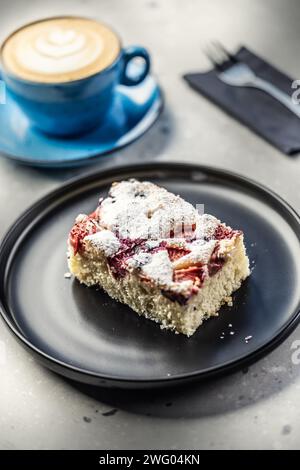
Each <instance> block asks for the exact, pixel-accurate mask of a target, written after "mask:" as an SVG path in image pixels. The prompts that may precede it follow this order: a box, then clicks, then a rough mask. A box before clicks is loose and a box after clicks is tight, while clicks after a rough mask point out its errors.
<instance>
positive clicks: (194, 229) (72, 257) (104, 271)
mask: <svg viewBox="0 0 300 470" xmlns="http://www.w3.org/2000/svg"><path fill="white" fill-rule="evenodd" d="M68 247H69V249H68V263H69V269H70V271H71V273H72V274H73V275H74V276H75V277H76V278H77V279H78V280H79V281H80V282H82V283H84V284H86V285H87V286H93V285H97V286H100V287H102V288H103V289H104V290H105V291H106V292H107V293H108V294H109V295H110V296H111V297H112V298H114V299H116V300H118V301H120V302H123V303H125V304H127V305H129V306H130V307H131V308H132V309H133V310H135V311H136V312H137V313H138V314H139V315H144V316H145V317H146V318H149V319H151V320H154V321H156V322H158V323H160V325H161V328H168V329H170V330H173V331H175V332H178V333H183V334H185V335H187V336H191V335H192V334H193V333H194V332H195V331H196V329H197V328H198V326H199V325H201V323H202V322H203V320H204V319H206V318H209V317H211V316H214V315H218V311H219V309H220V307H221V306H222V305H223V304H224V303H230V302H231V294H232V293H233V292H234V291H235V290H236V289H238V288H239V287H240V285H241V283H242V281H243V280H244V279H246V277H247V276H248V275H249V273H250V272H249V260H248V257H247V255H246V251H245V246H244V242H243V233H242V232H241V231H240V230H233V229H232V228H231V227H228V226H226V225H225V224H224V223H222V222H220V221H219V220H218V219H217V218H215V217H214V216H212V215H208V214H202V215H201V214H199V213H198V211H197V210H196V209H195V208H194V207H193V206H192V205H191V204H190V203H188V202H186V201H184V200H183V199H182V198H180V197H179V196H176V195H174V194H172V193H170V192H168V191H167V190H166V189H164V188H161V187H159V186H156V185H155V184H153V183H150V182H139V181H137V180H129V181H122V182H118V183H114V184H113V185H112V187H111V189H110V191H109V194H108V197H107V198H105V199H101V200H100V201H99V205H98V207H97V209H96V210H95V212H93V213H92V214H90V215H85V214H80V215H79V216H78V217H77V219H76V221H75V225H74V226H73V228H72V229H71V231H70V234H69V240H68Z"/></svg>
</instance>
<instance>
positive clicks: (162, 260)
mask: <svg viewBox="0 0 300 470" xmlns="http://www.w3.org/2000/svg"><path fill="white" fill-rule="evenodd" d="M142 272H143V274H145V275H146V276H147V277H149V278H151V279H153V280H154V281H156V282H157V283H158V284H165V285H170V284H171V283H172V281H173V266H172V263H171V261H170V258H169V256H168V252H167V251H165V250H164V251H159V252H157V253H154V254H153V255H152V257H151V260H150V262H149V263H148V264H146V265H145V266H143V267H142Z"/></svg>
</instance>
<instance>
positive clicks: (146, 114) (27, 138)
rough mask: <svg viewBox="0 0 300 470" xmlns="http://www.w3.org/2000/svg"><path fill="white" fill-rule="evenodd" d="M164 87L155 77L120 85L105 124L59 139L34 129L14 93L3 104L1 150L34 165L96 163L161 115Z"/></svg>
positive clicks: (0, 116) (0, 107)
mask: <svg viewBox="0 0 300 470" xmlns="http://www.w3.org/2000/svg"><path fill="white" fill-rule="evenodd" d="M162 106H163V97H162V93H161V90H160V88H159V86H158V84H157V82H156V81H155V79H154V78H153V77H151V76H149V77H148V78H146V79H145V80H144V81H143V82H142V83H141V84H140V85H137V86H132V87H125V86H121V85H120V86H118V87H117V90H116V96H115V101H114V104H113V106H112V108H111V110H110V111H109V114H108V116H107V119H106V122H105V124H103V125H102V126H101V127H99V128H96V129H95V130H94V131H92V132H90V133H88V134H84V135H82V136H78V137H72V138H56V137H52V136H48V135H46V134H43V133H42V132H40V131H38V130H37V129H36V128H34V127H33V126H32V125H31V123H30V121H29V120H28V119H27V117H26V116H25V115H24V114H23V112H22V111H21V109H20V108H19V106H18V105H17V104H16V103H15V102H14V101H13V99H12V98H11V97H10V96H7V100H6V104H4V105H0V153H1V154H2V155H3V156H5V157H7V158H9V159H13V160H16V161H18V162H19V163H23V164H26V165H31V166H39V167H48V168H50V167H53V168H55V167H72V166H79V165H85V164H88V163H93V162H94V160H95V158H97V157H99V156H100V155H104V154H106V153H109V152H112V151H114V150H116V149H119V148H121V147H123V146H124V145H127V144H129V143H130V142H132V141H133V140H135V139H137V138H138V137H140V136H141V135H142V134H143V133H144V132H145V131H146V130H147V129H148V128H149V127H150V126H151V125H152V124H153V123H154V122H155V120H156V119H157V118H158V116H159V114H160V112H161V110H162Z"/></svg>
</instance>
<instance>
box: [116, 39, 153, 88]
mask: <svg viewBox="0 0 300 470" xmlns="http://www.w3.org/2000/svg"><path fill="white" fill-rule="evenodd" d="M136 57H141V58H142V59H144V66H143V67H142V70H141V72H140V73H139V74H137V75H131V76H130V74H128V65H129V63H130V62H131V61H132V60H133V59H135V58H136ZM123 61H124V65H123V72H122V75H121V84H122V85H126V86H134V85H138V84H139V83H141V82H142V81H143V80H144V79H145V78H146V76H147V75H148V73H149V71H150V67H151V59H150V55H149V53H148V51H147V50H146V49H145V48H144V47H141V46H129V47H126V48H125V49H123ZM139 68H140V67H139Z"/></svg>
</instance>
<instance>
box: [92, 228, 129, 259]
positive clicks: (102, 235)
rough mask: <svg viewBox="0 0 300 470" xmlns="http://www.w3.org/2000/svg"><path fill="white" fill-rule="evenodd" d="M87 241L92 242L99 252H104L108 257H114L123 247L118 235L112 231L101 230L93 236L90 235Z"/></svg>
mask: <svg viewBox="0 0 300 470" xmlns="http://www.w3.org/2000/svg"><path fill="white" fill-rule="evenodd" d="M85 240H87V241H90V242H91V243H92V244H93V245H94V246H96V247H97V248H99V250H102V251H104V253H105V255H106V256H113V255H114V254H116V253H117V252H118V251H119V249H120V246H121V243H120V241H119V240H118V238H117V237H116V235H115V234H114V233H113V232H111V231H110V230H101V231H100V232H96V233H94V234H93V235H88V236H87V237H86V238H85Z"/></svg>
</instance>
